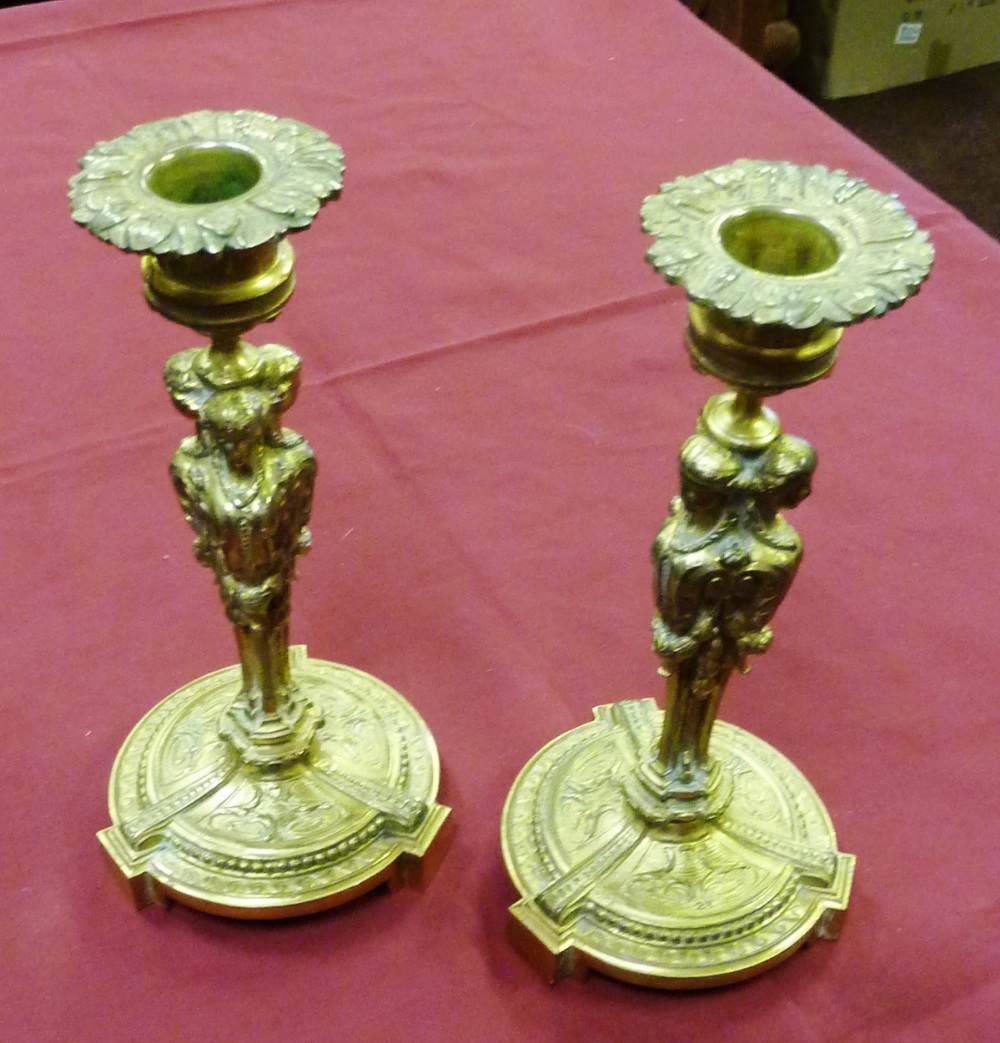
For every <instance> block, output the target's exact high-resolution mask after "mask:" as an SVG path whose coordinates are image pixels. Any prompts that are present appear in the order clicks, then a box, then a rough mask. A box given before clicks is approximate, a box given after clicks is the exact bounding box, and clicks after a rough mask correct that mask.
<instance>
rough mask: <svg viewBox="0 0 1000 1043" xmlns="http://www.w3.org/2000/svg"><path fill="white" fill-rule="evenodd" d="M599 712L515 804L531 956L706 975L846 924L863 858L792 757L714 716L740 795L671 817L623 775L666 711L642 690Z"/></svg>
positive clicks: (718, 979)
mask: <svg viewBox="0 0 1000 1043" xmlns="http://www.w3.org/2000/svg"><path fill="white" fill-rule="evenodd" d="M594 713H595V721H594V722H592V723H590V724H586V725H583V726H582V727H580V728H575V729H573V730H572V731H570V732H567V733H566V734H564V735H561V736H560V737H559V738H557V739H555V740H554V741H553V742H551V743H549V744H548V745H547V746H546V747H544V748H543V749H542V750H541V751H540V752H539V753H538V754H536V755H535V757H533V758H532V759H531V760H530V761H529V762H528V764H527V765H526V766H525V768H524V769H523V771H522V772H521V774H520V775H519V776H518V778H517V780H516V782H515V783H514V786H513V788H512V789H511V792H510V795H509V796H508V798H507V804H506V807H505V808H504V813H503V824H502V839H503V853H504V860H505V862H506V864H507V870H508V872H509V873H510V875H511V879H512V880H513V881H514V884H515V886H516V887H517V889H518V890H519V891H520V892H521V894H522V895H523V897H522V899H521V900H520V901H519V902H517V903H516V904H515V905H513V906H512V907H511V915H512V918H513V921H512V924H511V935H512V940H513V941H514V943H515V945H516V947H517V948H518V949H519V950H520V951H521V952H522V953H523V954H524V955H525V956H526V957H527V958H528V959H529V960H530V961H531V962H532V964H533V965H534V966H535V967H536V968H538V969H539V970H540V971H541V972H542V973H543V974H545V975H546V976H547V977H548V978H549V979H550V980H552V981H557V980H559V979H560V978H565V977H576V978H582V977H585V976H586V974H587V972H588V971H589V970H591V969H593V970H598V971H601V972H602V973H604V974H607V975H610V976H611V977H615V978H620V979H622V980H625V981H629V982H633V983H635V984H639V985H650V986H654V987H657V988H665V989H691V988H703V987H706V986H714V985H724V984H728V983H730V982H735V981H740V980H742V979H744V978H749V977H752V976H754V975H756V974H760V973H761V972H762V971H765V970H767V969H768V968H769V967H772V966H774V965H775V964H777V963H780V962H781V961H782V960H784V959H787V958H788V957H789V956H790V955H792V953H794V952H795V951H796V949H798V948H799V947H800V946H801V945H802V944H803V943H805V942H806V941H808V940H809V939H810V938H812V937H824V938H829V937H833V936H835V930H836V924H837V922H838V921H839V918H840V916H841V915H842V913H843V910H844V909H846V907H847V902H848V897H849V895H850V889H851V881H852V878H853V874H854V857H853V856H852V855H845V854H841V853H839V852H838V851H837V842H836V834H835V833H834V830H833V825H832V824H831V822H830V818H829V816H828V815H827V813H826V809H825V808H824V807H823V805H822V803H821V802H820V799H819V797H818V796H817V795H816V792H815V790H813V788H812V786H810V784H809V782H808V781H807V780H806V778H805V777H804V776H803V775H802V774H801V772H799V771H798V769H797V768H796V767H795V766H794V765H793V764H792V763H791V762H790V761H788V760H787V759H786V758H785V757H783V756H782V755H781V754H780V753H778V752H777V751H776V750H775V749H773V748H772V747H771V746H769V745H768V744H767V743H765V742H763V741H762V740H761V739H758V738H756V737H755V736H753V735H751V734H749V733H748V732H745V731H743V730H742V729H740V728H736V727H735V726H733V725H729V724H725V723H723V722H717V723H716V725H715V728H714V731H713V734H712V744H711V753H712V756H713V757H714V758H716V760H717V761H719V762H720V763H721V764H722V765H723V766H724V768H725V769H726V771H728V772H729V773H730V774H731V776H732V779H733V790H732V797H731V799H730V800H729V802H728V804H727V806H726V807H725V810H724V811H722V813H721V814H720V815H718V817H716V818H713V819H710V820H707V821H704V822H701V823H688V822H680V823H669V824H664V825H662V826H661V825H658V824H656V823H651V822H650V821H648V820H647V819H646V818H644V817H642V816H641V815H639V814H638V813H637V812H636V811H635V810H634V808H633V806H632V804H631V803H630V801H629V799H628V796H627V793H626V788H625V787H626V783H627V781H628V780H629V779H630V778H631V777H632V775H633V774H634V773H635V771H636V769H637V765H638V764H639V763H640V760H641V758H642V757H644V756H646V754H647V751H648V750H649V749H650V748H651V747H653V746H654V745H655V743H656V739H657V736H658V734H659V732H660V730H661V729H662V724H663V713H662V711H661V710H659V709H658V708H657V706H656V704H655V703H654V702H653V700H652V699H642V700H635V701H629V702H623V703H616V704H613V705H611V706H600V707H598V708H597V709H596V710H595V711H594ZM831 932H834V933H831Z"/></svg>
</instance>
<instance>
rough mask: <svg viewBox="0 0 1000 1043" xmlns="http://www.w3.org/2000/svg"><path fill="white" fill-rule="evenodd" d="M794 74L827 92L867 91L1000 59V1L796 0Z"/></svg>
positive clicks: (804, 84) (793, 13)
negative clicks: (798, 51)
mask: <svg viewBox="0 0 1000 1043" xmlns="http://www.w3.org/2000/svg"><path fill="white" fill-rule="evenodd" d="M790 9H791V16H792V19H793V20H794V21H795V22H796V23H797V24H798V26H799V28H800V30H801V32H802V55H801V57H800V59H799V62H798V67H797V69H796V70H795V73H794V74H793V80H794V82H796V83H797V84H798V85H799V86H801V87H802V88H804V89H805V90H806V91H808V92H810V93H813V94H817V95H819V96H820V97H823V98H842V97H846V96H847V95H851V94H870V93H871V92H872V91H880V90H884V89H885V88H886V87H898V86H901V85H902V84H904V83H916V82H918V81H920V80H926V79H929V78H930V77H932V76H942V75H944V74H945V73H949V72H959V71H961V70H962V69H971V68H973V67H974V66H976V65H985V64H986V63H988V62H995V61H1000V0H792V3H791V4H790Z"/></svg>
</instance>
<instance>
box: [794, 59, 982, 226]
mask: <svg viewBox="0 0 1000 1043" xmlns="http://www.w3.org/2000/svg"><path fill="white" fill-rule="evenodd" d="M814 101H816V99H814ZM816 104H818V105H819V107H820V108H821V109H823V111H824V112H826V113H828V114H829V115H830V116H832V117H833V118H834V119H835V120H837V122H838V123H840V124H842V125H843V126H845V127H847V129H848V130H850V131H852V132H853V133H854V134H856V135H857V136H858V137H859V138H861V139H862V140H863V141H866V142H868V144H869V145H872V146H873V147H874V148H876V149H877V150H878V151H879V152H881V153H882V155H884V156H886V157H887V158H888V159H890V160H892V162H893V163H895V164H896V165H897V166H899V167H902V168H903V170H905V171H906V172H907V173H908V174H910V175H911V176H912V177H914V178H916V179H917V180H918V181H920V182H921V183H922V184H924V185H926V186H927V187H928V188H929V189H931V191H932V192H935V193H936V194H937V195H939V196H941V198H942V199H945V200H947V201H948V202H949V203H951V205H952V206H954V207H955V208H956V209H958V210H961V211H962V213H963V214H965V216H966V217H968V218H969V220H970V221H973V222H974V223H975V224H977V225H979V227H980V228H982V229H983V230H984V231H986V232H988V233H989V234H990V235H992V236H993V238H994V239H1000V186H998V178H1000V62H998V63H995V64H993V65H983V66H980V67H979V68H978V69H969V70H968V71H966V72H959V73H953V74H952V75H950V76H941V77H939V78H937V79H934V80H926V81H925V82H923V83H916V84H912V85H910V86H908V87H895V88H893V89H892V90H887V91H880V92H879V93H877V94H867V95H862V96H860V97H857V98H839V99H837V100H834V101H822V100H818V101H816Z"/></svg>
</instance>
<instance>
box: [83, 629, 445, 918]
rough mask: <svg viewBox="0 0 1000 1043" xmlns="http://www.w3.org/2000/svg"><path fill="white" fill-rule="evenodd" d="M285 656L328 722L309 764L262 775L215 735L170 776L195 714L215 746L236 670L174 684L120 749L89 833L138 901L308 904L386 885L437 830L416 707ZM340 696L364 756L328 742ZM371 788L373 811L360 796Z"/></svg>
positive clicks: (250, 906) (240, 911) (431, 775)
mask: <svg viewBox="0 0 1000 1043" xmlns="http://www.w3.org/2000/svg"><path fill="white" fill-rule="evenodd" d="M291 653H292V656H291V658H292V666H293V672H294V673H295V676H296V677H297V678H298V679H299V684H300V685H301V687H302V688H303V689H304V690H305V691H307V692H308V694H309V697H310V699H311V700H313V701H314V702H315V703H316V705H317V706H318V707H319V709H320V710H321V711H322V712H324V715H325V717H326V720H327V721H328V722H333V723H332V724H331V723H328V724H326V725H325V726H324V728H323V729H320V731H319V732H318V733H317V737H316V755H315V757H314V758H313V759H312V760H310V761H309V762H307V763H303V764H295V765H291V766H289V767H286V768H285V769H284V770H283V771H282V772H280V773H278V774H277V775H261V773H260V772H259V771H257V770H256V769H255V768H254V767H253V766H252V765H248V764H246V763H244V762H243V761H242V760H241V759H240V758H239V757H237V756H236V755H235V754H234V753H233V752H232V751H231V750H230V749H229V748H228V747H227V746H226V745H225V744H223V743H221V742H218V741H215V742H214V748H215V749H216V751H217V754H218V758H219V759H218V761H217V763H216V764H215V765H214V767H210V768H209V769H208V770H207V771H206V773H204V775H203V777H200V778H199V779H195V780H192V779H190V778H187V779H178V777H177V776H176V773H175V772H174V770H173V767H172V765H171V764H170V760H171V757H172V752H171V751H172V750H174V749H175V748H176V746H177V742H176V736H177V735H183V736H184V743H185V744H186V743H188V742H190V741H191V738H192V736H191V730H192V721H202V722H204V724H205V732H204V738H205V739H206V741H207V744H208V745H209V746H211V745H213V740H212V737H213V735H214V728H215V726H216V725H215V722H216V721H217V719H218V715H219V713H220V712H221V711H222V709H223V708H224V707H225V706H226V704H227V702H228V701H230V700H231V698H232V694H233V691H234V689H238V687H239V681H240V668H239V667H228V668H226V669H224V670H220V671H217V672H216V673H214V674H209V675H207V676H206V677H203V678H200V679H199V680H198V681H194V682H192V683H191V684H189V685H186V686H185V687H184V688H182V689H181V690H180V691H179V692H176V693H174V695H172V696H170V697H169V698H168V699H166V700H164V702H163V703H161V704H160V705H159V706H157V707H154V709H153V710H152V711H150V713H149V714H148V715H147V716H146V717H145V718H143V720H142V721H140V723H139V724H138V725H137V726H136V728H135V729H134V731H133V732H132V734H131V735H130V736H129V738H128V740H127V741H126V743H125V745H124V746H123V747H122V749H121V751H120V753H119V757H118V760H117V761H116V763H115V768H114V770H113V772H112V785H111V792H110V806H111V815H112V820H113V822H114V823H115V824H114V825H113V826H112V827H111V828H109V829H107V830H104V831H103V832H102V833H101V834H100V837H101V841H102V843H103V844H104V845H105V848H106V849H107V850H108V853H109V854H110V855H111V857H112V858H113V859H114V861H115V862H116V864H117V865H118V866H119V868H120V869H121V870H122V871H123V872H124V873H125V875H126V876H127V877H129V878H130V879H133V880H135V879H136V878H138V877H142V878H144V883H143V885H142V889H141V890H142V893H143V894H145V895H146V896H147V898H154V897H157V896H159V895H165V896H171V897H175V898H178V899H179V900H182V901H184V902H186V903H187V904H189V905H194V906H196V907H199V908H203V909H206V910H208V911H211V912H215V913H221V914H223V915H230V916H237V917H257V918H268V917H271V916H289V915H295V914H296V913H305V912H313V911H315V910H317V909H321V908H326V907H328V906H331V905H336V904H338V902H339V901H344V900H346V899H347V898H351V897H354V896H355V895H356V894H359V893H361V892H362V891H363V890H367V889H368V888H369V887H374V886H377V885H378V884H379V883H381V882H383V881H386V880H387V881H389V882H392V881H393V880H394V878H395V874H396V873H397V871H401V869H400V867H398V866H397V865H396V863H397V862H398V861H399V860H400V858H420V857H421V856H422V855H423V854H424V853H425V852H426V851H427V849H428V848H429V846H430V844H431V842H432V841H433V839H434V838H435V835H436V834H437V832H438V830H439V828H440V826H441V824H442V823H443V821H444V819H445V816H446V815H447V809H445V808H443V807H442V806H441V805H439V804H437V803H436V802H435V799H434V798H435V796H436V793H437V787H438V781H439V766H438V760H437V753H436V750H435V747H434V742H433V739H432V738H431V736H430V733H429V732H428V730H427V728H426V725H424V723H423V721H422V720H421V719H420V717H419V716H418V715H417V713H416V712H415V711H414V710H413V708H412V707H410V705H409V704H408V703H407V702H406V701H405V700H403V699H402V698H401V697H400V696H399V695H398V694H397V693H396V692H394V691H393V690H392V689H391V688H389V687H388V686H387V685H385V684H384V683H383V682H381V681H378V680H377V679H376V678H373V677H371V676H369V675H368V674H365V673H363V672H361V671H359V670H354V669H351V668H350V667H346V666H341V665H339V664H335V663H328V662H324V661H323V660H315V659H309V658H307V657H306V656H305V654H304V650H302V649H300V648H293V649H291ZM345 706H346V707H349V708H350V713H349V714H348V715H347V716H348V718H349V719H350V721H351V722H352V723H351V724H350V725H349V727H351V728H354V727H361V728H362V729H363V730H364V731H365V732H366V733H368V734H369V735H370V736H371V739H370V741H369V742H368V743H367V744H366V746H365V750H366V751H367V752H366V755H364V756H358V755H357V754H358V752H359V748H358V747H354V748H353V750H352V753H353V755H352V756H350V757H345V756H344V755H343V750H344V747H343V746H342V744H340V743H338V742H337V741H336V738H335V733H336V731H337V726H338V724H339V720H340V719H339V717H338V710H339V711H343V709H344V708H345ZM328 738H329V739H330V741H329V742H327V739H328ZM168 780H169V781H168ZM140 790H141V791H142V794H143V795H142V796H141V797H140V798H139V799H137V798H136V794H137V792H138V791H140ZM371 794H374V795H375V796H376V798H378V799H377V800H376V801H374V803H375V805H376V806H374V807H373V806H372V804H371V803H368V802H366V800H365V798H366V797H368V796H369V795H371ZM379 801H381V803H382V804H384V805H385V807H384V808H383V807H381V806H379ZM126 809H127V813H126V814H123V812H126ZM400 809H403V811H400Z"/></svg>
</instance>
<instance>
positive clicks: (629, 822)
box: [502, 160, 933, 989]
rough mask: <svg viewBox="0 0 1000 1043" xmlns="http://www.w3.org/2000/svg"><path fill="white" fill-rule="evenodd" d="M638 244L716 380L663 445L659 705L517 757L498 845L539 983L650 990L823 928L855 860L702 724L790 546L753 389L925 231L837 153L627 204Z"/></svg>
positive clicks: (828, 348)
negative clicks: (823, 160) (641, 240)
mask: <svg viewBox="0 0 1000 1043" xmlns="http://www.w3.org/2000/svg"><path fill="white" fill-rule="evenodd" d="M642 214H643V222H644V227H645V229H646V230H647V231H650V232H652V233H653V234H654V235H655V236H656V242H655V243H654V245H653V247H652V248H651V249H650V250H649V254H648V258H649V260H650V262H651V263H652V264H653V265H654V266H655V267H656V268H657V270H658V271H660V272H661V273H662V274H663V275H664V276H665V277H666V278H667V280H668V281H669V282H673V283H679V284H681V285H682V286H684V288H685V290H686V291H687V293H688V297H689V299H690V318H689V325H688V331H687V346H688V351H689V353H690V356H691V360H692V363H693V364H694V366H695V367H696V368H697V369H699V370H700V371H702V372H705V373H709V374H711V375H714V376H716V377H719V378H720V379H722V380H723V381H725V382H726V383H727V384H729V386H730V390H728V391H725V392H723V393H720V394H717V395H714V396H713V397H712V398H710V399H709V400H708V402H707V403H706V404H705V407H704V408H703V410H702V413H701V416H700V417H699V420H698V423H697V427H696V431H695V434H694V435H692V436H691V437H690V438H689V439H688V440H687V441H686V442H685V443H684V446H683V448H682V449H681V454H680V479H681V491H680V495H679V496H677V497H675V498H674V500H673V502H672V503H671V507H670V514H669V516H668V517H667V520H666V522H665V523H664V525H663V528H662V529H661V530H660V532H659V534H658V536H657V537H656V540H655V542H654V544H653V569H654V598H655V603H656V612H655V614H654V616H653V623H652V629H653V649H654V651H655V652H656V653H657V655H658V656H659V658H660V661H661V664H662V665H661V668H660V673H661V674H662V675H663V676H664V677H665V678H666V682H667V691H666V706H665V711H664V712H662V713H661V712H660V711H659V710H657V708H656V707H655V704H654V703H653V701H652V700H637V701H632V702H623V703H617V704H613V705H610V706H600V707H598V708H597V709H596V710H595V718H596V720H595V722H594V723H592V724H587V725H583V726H582V727H579V728H576V729H574V730H573V731H570V732H567V733H566V734H565V735H562V736H560V737H559V738H558V739H556V740H554V741H553V742H551V743H550V744H549V745H548V746H546V747H545V748H544V749H543V750H542V751H541V752H540V753H538V754H537V755H536V756H535V757H534V758H533V759H532V760H531V761H529V762H528V764H527V766H526V767H525V768H524V769H523V771H522V772H521V774H520V775H519V776H518V778H517V781H516V782H515V783H514V786H513V788H512V790H511V792H510V795H509V797H508V800H507V805H506V807H505V809H504V814H503V823H502V839H503V850H504V858H505V861H506V863H507V868H508V870H509V872H510V875H511V878H512V879H513V881H514V883H515V885H516V887H517V889H518V890H519V891H520V893H521V894H522V896H523V897H522V899H521V900H520V901H519V902H517V903H516V904H515V905H514V906H513V907H512V909H511V912H512V915H513V919H512V934H513V938H514V941H515V943H516V944H518V946H519V947H520V948H521V949H522V950H523V951H524V952H525V954H526V955H527V956H528V957H529V958H530V959H531V960H532V961H533V962H534V963H535V964H536V965H537V966H538V967H539V968H540V969H541V970H542V971H543V972H544V973H546V974H547V975H548V976H549V977H550V978H551V979H553V980H555V979H558V978H560V977H565V976H567V975H574V976H582V975H584V974H585V973H586V972H587V970H589V969H590V968H595V969H598V970H601V971H603V972H604V973H607V974H610V975H612V976H614V977H619V978H623V979H625V980H627V981H631V982H636V983H639V984H644V985H652V986H656V987H660V988H675V989H676V988H696V987H701V986H709V985H722V984H726V983H729V982H732V981H738V980H740V979H743V978H747V977H750V976H752V975H754V974H758V973H760V972H761V971H763V970H766V969H767V968H768V967H771V966H773V965H774V964H776V963H778V962H780V961H781V960H783V959H785V958H787V957H788V956H789V955H791V954H792V953H793V952H795V950H796V949H798V948H799V946H801V945H802V943H803V942H805V941H806V940H808V939H809V938H811V937H816V936H818V937H826V938H831V937H835V936H836V934H837V930H838V926H839V921H840V918H841V916H842V914H843V911H844V910H845V909H846V907H847V902H848V898H849V895H850V888H851V880H852V877H853V872H854V857H853V856H851V855H845V854H841V853H839V852H838V850H837V840H836V835H835V833H834V830H833V826H832V824H831V822H830V819H829V816H828V815H827V813H826V810H825V809H824V807H823V805H822V803H821V802H820V800H819V798H818V796H817V795H816V793H815V791H814V790H813V788H812V787H811V786H810V785H809V783H808V781H807V780H806V779H805V778H804V777H803V776H802V775H801V774H800V773H799V772H798V770H797V769H796V768H795V767H794V766H793V765H792V764H791V763H790V762H789V761H788V760H786V759H785V758H784V757H783V756H782V755H781V754H779V753H778V752H777V751H776V750H774V749H772V748H771V747H770V746H768V745H767V744H766V743H765V742H763V741H762V740H761V739H758V738H756V737H755V736H753V735H751V734H749V733H748V732H745V731H743V730H741V729H739V728H736V727H734V726H732V725H727V724H724V723H721V722H718V721H717V719H716V718H717V714H718V711H719V705H720V702H721V699H722V696H723V693H724V691H725V688H726V685H727V683H728V681H729V679H730V677H731V675H732V674H733V673H734V672H743V673H745V672H746V671H747V670H748V669H749V660H750V657H751V656H755V655H760V654H761V653H763V652H764V651H766V650H767V648H768V647H769V645H770V644H771V640H772V636H773V635H772V631H771V626H770V621H771V618H772V616H773V615H774V613H775V611H776V609H777V608H778V605H779V604H780V603H781V601H782V599H783V598H784V596H785V594H786V592H787V591H788V588H789V586H790V585H791V582H792V580H793V579H794V577H795V573H796V571H797V569H798V567H799V562H800V560H801V557H802V545H801V541H800V539H799V536H798V534H797V533H796V532H795V530H794V529H793V528H792V527H791V525H789V523H788V522H787V521H786V520H785V519H784V518H783V517H782V514H781V511H783V510H787V509H791V508H793V507H795V506H796V505H797V504H799V503H800V502H801V501H802V500H803V499H804V498H805V497H806V496H807V495H808V494H809V491H810V479H811V476H812V473H813V471H814V469H815V466H816V458H815V454H814V453H813V450H812V449H811V448H810V446H809V445H808V444H807V443H806V442H804V441H802V440H801V439H799V438H795V437H793V436H791V435H787V434H784V433H783V432H782V430H781V424H780V422H779V420H778V417H777V416H776V414H775V413H774V412H773V411H772V410H770V409H768V408H767V407H765V406H764V405H763V403H762V397H763V396H764V395H766V394H775V393H777V392H780V391H785V390H788V389H791V388H795V387H801V386H803V385H805V384H809V383H811V382H812V381H814V380H817V379H819V378H820V377H822V376H825V375H826V374H828V373H829V371H830V369H831V368H832V366H833V364H834V362H835V360H836V353H837V346H838V343H839V341H840V337H841V333H842V328H843V327H844V326H847V325H850V324H851V323H855V322H859V321H861V320H862V319H865V318H867V317H869V316H874V315H881V314H883V313H884V312H885V311H887V310H888V309H889V308H893V307H897V306H898V305H900V304H902V303H903V301H904V300H906V298H907V297H909V296H910V295H912V294H913V293H914V292H916V290H917V289H918V287H919V286H920V284H921V282H922V281H923V280H924V279H925V278H926V276H927V274H928V272H929V270H930V266H931V262H932V259H933V251H932V250H931V247H930V245H929V243H928V242H927V237H926V235H925V234H924V233H923V232H920V231H919V230H918V229H917V228H916V226H915V224H914V223H913V221H912V219H911V218H910V217H909V216H908V215H907V214H906V213H905V211H904V210H903V209H902V207H901V206H900V204H899V203H898V202H897V201H896V200H895V199H894V198H892V197H889V196H884V195H881V194H880V193H878V192H875V191H873V190H872V189H870V188H869V187H868V186H867V185H865V184H864V183H863V182H860V181H857V180H855V179H852V178H849V177H847V175H846V174H843V173H842V172H839V171H835V172H831V171H828V170H825V169H823V168H821V167H795V166H792V165H790V164H787V163H763V162H753V161H749V160H740V161H738V162H736V163H733V164H731V165H730V166H728V167H722V168H719V169H717V170H712V171H708V172H706V173H704V174H701V175H698V176H697V177H693V178H680V179H678V180H677V181H675V182H672V183H670V184H667V185H664V186H663V187H662V189H661V191H660V193H659V194H658V195H656V196H651V197H650V198H648V199H647V200H646V201H645V203H644V204H643V210H642Z"/></svg>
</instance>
